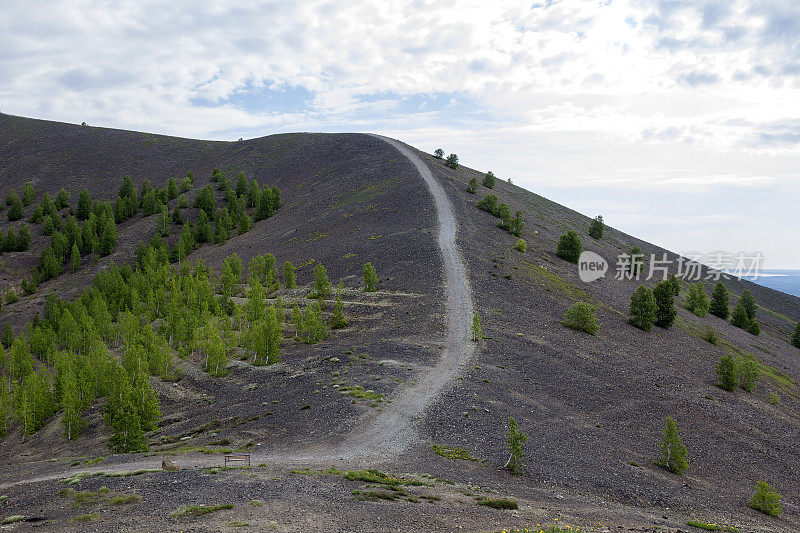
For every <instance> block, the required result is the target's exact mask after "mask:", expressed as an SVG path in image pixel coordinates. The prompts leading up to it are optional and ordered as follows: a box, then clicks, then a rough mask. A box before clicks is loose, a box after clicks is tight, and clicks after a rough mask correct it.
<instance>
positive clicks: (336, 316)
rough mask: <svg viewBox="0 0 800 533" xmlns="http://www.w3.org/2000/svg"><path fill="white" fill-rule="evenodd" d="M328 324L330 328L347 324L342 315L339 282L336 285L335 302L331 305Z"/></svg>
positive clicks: (337, 327)
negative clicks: (331, 309)
mask: <svg viewBox="0 0 800 533" xmlns="http://www.w3.org/2000/svg"><path fill="white" fill-rule="evenodd" d="M330 325H331V329H340V328H343V327H346V326H347V319H346V318H345V317H344V305H343V304H342V284H341V283H339V285H338V286H337V287H336V303H335V304H334V305H333V314H332V315H331V320H330Z"/></svg>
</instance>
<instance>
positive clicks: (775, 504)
mask: <svg viewBox="0 0 800 533" xmlns="http://www.w3.org/2000/svg"><path fill="white" fill-rule="evenodd" d="M782 498H783V496H781V495H780V494H778V493H777V492H775V489H773V488H772V485H770V484H769V483H767V482H766V481H759V482H758V483H756V491H755V494H753V497H752V498H750V501H749V502H748V503H749V505H750V507H752V508H753V509H755V510H756V511H760V512H762V513H764V514H765V515H768V516H774V517H779V516H780V515H781V511H782V510H783V505H782V504H781V499H782Z"/></svg>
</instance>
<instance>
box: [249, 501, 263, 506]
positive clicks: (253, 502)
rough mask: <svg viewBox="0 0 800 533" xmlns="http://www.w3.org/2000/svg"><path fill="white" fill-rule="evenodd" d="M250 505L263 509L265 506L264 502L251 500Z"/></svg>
mask: <svg viewBox="0 0 800 533" xmlns="http://www.w3.org/2000/svg"><path fill="white" fill-rule="evenodd" d="M250 505H252V506H253V507H262V506H263V505H264V500H250Z"/></svg>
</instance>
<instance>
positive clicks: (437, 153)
mask: <svg viewBox="0 0 800 533" xmlns="http://www.w3.org/2000/svg"><path fill="white" fill-rule="evenodd" d="M433 157H435V158H436V159H441V158H443V157H444V150H442V149H441V148H437V149H436V150H434V152H433Z"/></svg>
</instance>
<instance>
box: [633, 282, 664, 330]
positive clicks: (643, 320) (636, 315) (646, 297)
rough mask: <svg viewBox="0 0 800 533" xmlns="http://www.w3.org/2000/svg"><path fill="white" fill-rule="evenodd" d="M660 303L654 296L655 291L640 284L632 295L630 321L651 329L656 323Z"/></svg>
mask: <svg viewBox="0 0 800 533" xmlns="http://www.w3.org/2000/svg"><path fill="white" fill-rule="evenodd" d="M657 311H658V305H657V304H656V299H655V297H654V296H653V291H651V290H650V289H648V288H647V287H645V286H644V285H640V286H639V288H638V289H636V292H634V293H633V294H632V295H631V307H630V317H629V318H628V322H629V323H630V324H633V325H634V326H636V327H637V328H639V329H641V330H644V331H650V330H651V329H653V325H654V324H655V323H656V312H657Z"/></svg>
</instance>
